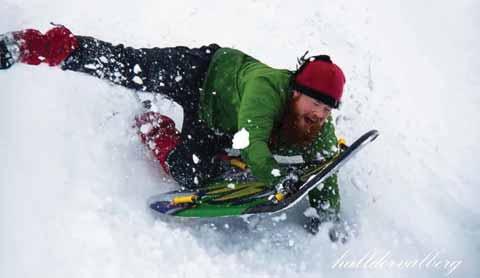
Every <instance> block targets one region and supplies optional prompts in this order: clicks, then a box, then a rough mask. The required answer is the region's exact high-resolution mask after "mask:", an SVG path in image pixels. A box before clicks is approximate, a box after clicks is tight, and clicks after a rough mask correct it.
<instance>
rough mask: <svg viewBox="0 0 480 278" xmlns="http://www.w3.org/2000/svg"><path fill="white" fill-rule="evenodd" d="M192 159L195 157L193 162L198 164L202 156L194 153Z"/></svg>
mask: <svg viewBox="0 0 480 278" xmlns="http://www.w3.org/2000/svg"><path fill="white" fill-rule="evenodd" d="M192 159H193V163H195V164H198V162H200V158H198V156H196V155H195V154H193V155H192Z"/></svg>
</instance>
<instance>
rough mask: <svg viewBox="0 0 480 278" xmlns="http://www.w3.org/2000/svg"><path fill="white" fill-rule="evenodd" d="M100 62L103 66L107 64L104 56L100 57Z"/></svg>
mask: <svg viewBox="0 0 480 278" xmlns="http://www.w3.org/2000/svg"><path fill="white" fill-rule="evenodd" d="M100 62H102V63H104V64H108V59H107V57H105V56H102V57H100Z"/></svg>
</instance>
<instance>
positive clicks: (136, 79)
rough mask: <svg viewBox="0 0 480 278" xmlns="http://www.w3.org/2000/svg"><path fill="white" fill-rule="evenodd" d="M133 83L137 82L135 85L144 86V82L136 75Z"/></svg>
mask: <svg viewBox="0 0 480 278" xmlns="http://www.w3.org/2000/svg"><path fill="white" fill-rule="evenodd" d="M132 81H133V82H135V83H137V84H139V85H143V80H142V79H141V78H140V77H138V76H136V75H135V77H134V78H133V79H132Z"/></svg>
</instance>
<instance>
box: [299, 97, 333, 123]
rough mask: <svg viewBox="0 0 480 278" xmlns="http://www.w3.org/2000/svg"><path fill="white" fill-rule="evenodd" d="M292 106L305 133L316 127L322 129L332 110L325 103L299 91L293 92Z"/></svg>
mask: <svg viewBox="0 0 480 278" xmlns="http://www.w3.org/2000/svg"><path fill="white" fill-rule="evenodd" d="M292 105H293V106H294V107H293V110H294V111H295V114H297V117H298V119H297V125H298V127H299V128H300V129H302V130H305V131H307V130H310V129H311V128H312V127H315V126H320V127H322V126H323V124H324V123H325V121H326V120H327V118H328V116H330V113H331V110H332V109H331V108H330V106H328V105H326V104H324V103H323V102H321V101H319V100H316V99H314V98H311V97H309V96H307V95H304V94H302V93H299V92H297V91H293V101H292Z"/></svg>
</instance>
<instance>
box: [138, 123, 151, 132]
mask: <svg viewBox="0 0 480 278" xmlns="http://www.w3.org/2000/svg"><path fill="white" fill-rule="evenodd" d="M152 128H153V125H152V123H144V124H142V125H141V126H140V132H141V133H142V134H148V133H149V132H150V131H151V130H152Z"/></svg>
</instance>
